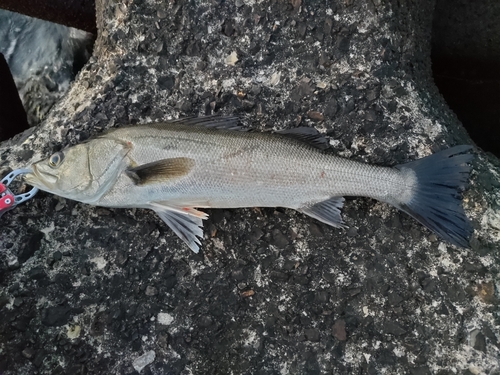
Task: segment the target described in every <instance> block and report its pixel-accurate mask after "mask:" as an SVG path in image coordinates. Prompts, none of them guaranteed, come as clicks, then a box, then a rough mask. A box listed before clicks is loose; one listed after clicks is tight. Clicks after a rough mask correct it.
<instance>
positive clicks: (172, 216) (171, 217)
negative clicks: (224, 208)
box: [150, 202, 208, 253]
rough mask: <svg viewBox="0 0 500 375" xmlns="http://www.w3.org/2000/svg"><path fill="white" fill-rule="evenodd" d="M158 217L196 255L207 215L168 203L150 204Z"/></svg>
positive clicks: (191, 208)
mask: <svg viewBox="0 0 500 375" xmlns="http://www.w3.org/2000/svg"><path fill="white" fill-rule="evenodd" d="M150 208H151V209H153V210H154V211H155V212H156V213H157V214H158V216H160V217H161V219H162V220H163V221H164V222H165V223H166V224H167V225H168V226H169V227H170V229H172V230H173V231H174V232H175V234H177V235H178V236H179V238H180V239H182V240H183V241H184V242H185V243H186V245H188V246H189V248H190V249H191V250H193V251H194V252H195V253H198V251H199V250H200V245H201V242H200V240H199V238H203V229H202V228H203V220H205V219H206V218H208V215H207V214H206V213H204V212H202V211H198V210H196V209H195V208H193V207H178V206H176V205H172V204H170V203H169V202H154V203H151V207H150Z"/></svg>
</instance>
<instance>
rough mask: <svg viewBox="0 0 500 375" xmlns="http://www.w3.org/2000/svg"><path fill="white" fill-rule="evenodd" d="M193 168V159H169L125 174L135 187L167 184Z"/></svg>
mask: <svg viewBox="0 0 500 375" xmlns="http://www.w3.org/2000/svg"><path fill="white" fill-rule="evenodd" d="M193 166H194V160H193V159H190V158H171V159H163V160H158V161H155V162H153V163H148V164H144V165H140V166H138V167H135V168H129V169H128V170H127V171H126V173H127V176H129V177H130V178H131V179H132V180H133V181H134V183H135V184H136V185H147V184H153V183H161V182H169V181H172V180H173V179H176V178H179V177H183V176H185V175H187V174H188V173H189V171H190V170H191V169H192V168H193Z"/></svg>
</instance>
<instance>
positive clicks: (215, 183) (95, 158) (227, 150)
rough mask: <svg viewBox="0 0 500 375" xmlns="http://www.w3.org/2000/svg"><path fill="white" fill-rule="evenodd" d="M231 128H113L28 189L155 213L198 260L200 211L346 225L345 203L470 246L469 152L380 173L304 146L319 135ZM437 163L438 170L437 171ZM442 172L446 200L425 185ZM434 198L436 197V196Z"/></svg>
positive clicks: (34, 177) (211, 122)
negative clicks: (410, 221)
mask: <svg viewBox="0 0 500 375" xmlns="http://www.w3.org/2000/svg"><path fill="white" fill-rule="evenodd" d="M234 122H235V119H234V118H213V117H209V118H201V119H190V120H185V121H174V122H170V123H159V124H149V125H138V126H130V127H124V128H120V129H113V130H111V131H108V132H106V133H104V134H102V135H100V136H99V137H97V138H95V139H93V140H90V141H88V142H86V143H84V144H81V145H77V146H74V147H71V148H69V149H67V150H65V151H63V152H60V153H56V154H54V155H53V156H52V157H51V158H49V159H48V160H45V161H41V162H39V163H35V164H34V165H33V166H32V169H33V171H34V172H33V174H30V175H28V176H26V180H27V182H28V183H30V184H32V185H34V186H36V187H38V188H40V189H42V190H46V191H49V192H51V193H54V194H57V195H60V196H63V197H67V198H70V199H75V200H78V201H81V202H85V203H90V204H93V205H98V206H106V207H141V208H150V209H153V210H155V211H156V212H157V213H158V214H159V216H160V217H161V218H162V219H163V220H164V221H165V222H166V223H167V224H168V225H169V226H170V227H171V228H172V229H173V230H174V231H175V232H176V233H177V234H178V235H179V236H180V237H181V238H182V239H183V240H184V241H185V242H186V243H187V244H188V246H189V247H190V248H191V249H192V250H194V251H198V249H199V246H198V245H199V244H200V242H199V240H198V238H197V237H202V234H203V233H202V230H201V227H202V220H203V219H205V218H206V217H207V216H206V214H205V213H203V212H201V211H198V210H197V209H196V208H205V207H211V208H236V207H287V208H292V209H296V210H299V211H301V212H303V213H305V214H307V215H309V216H311V217H314V218H316V219H318V220H320V221H322V222H325V223H327V224H329V225H332V226H343V224H342V220H341V217H340V209H341V207H342V204H343V198H342V197H343V196H366V197H371V198H374V199H377V200H380V201H384V202H387V203H389V204H392V205H394V206H396V207H398V208H400V209H402V210H404V211H406V212H408V213H409V214H410V215H412V216H414V217H415V218H417V219H418V220H419V221H421V222H422V223H423V224H424V225H426V226H428V227H429V228H431V229H432V230H434V231H436V232H437V233H438V234H440V235H441V236H442V237H443V238H445V239H447V240H448V241H450V242H452V243H455V244H458V245H461V246H465V245H466V240H467V238H468V236H470V232H471V228H470V224H468V222H467V220H466V218H465V214H464V212H463V209H462V207H461V203H460V201H459V199H458V198H456V192H457V189H460V188H462V187H463V186H464V185H465V183H466V181H467V175H468V171H469V169H468V167H467V166H466V165H464V164H465V163H466V162H467V161H469V160H470V157H471V156H470V155H467V154H466V155H463V154H462V153H463V152H465V151H467V150H468V149H470V147H469V146H459V147H458V148H457V147H456V148H455V150H454V151H450V150H453V149H450V150H446V151H444V152H443V153H444V154H443V153H438V154H435V155H432V156H431V157H430V158H434V160H432V159H431V160H428V162H427V163H425V164H426V165H424V167H423V170H424V171H423V172H422V171H421V170H420V169H422V167H421V164H422V163H421V161H422V160H426V159H429V158H424V159H421V160H420V161H417V162H414V163H417V165H416V167H413V163H409V164H407V165H403V166H399V167H396V168H387V167H378V166H373V165H369V164H364V163H359V162H356V161H352V160H348V159H344V158H340V157H336V156H334V155H332V154H330V153H328V152H325V151H323V150H320V149H318V148H317V147H314V146H312V145H311V144H310V143H311V142H304V141H303V139H307V140H308V141H311V140H312V141H313V142H312V143H314V141H317V140H318V139H319V138H320V137H321V136H320V135H319V134H318V135H311V134H310V132H309V135H307V134H301V133H300V132H298V133H294V134H271V133H259V132H242V131H238V130H233V129H232V128H233V127H234V125H235V123H234ZM220 127H222V128H220ZM292 136H293V137H292ZM450 152H451V154H450ZM440 154H442V155H440ZM418 162H420V163H418ZM436 162H439V163H437V164H440V163H441V164H442V165H441V167H440V169H439V168H438V169H439V170H437V171H436V170H435V169H436V167H435V164H436ZM443 168H444V171H445V172H446V173H448V172H449V173H451V175H450V176H449V179H448V185H450V186H449V187H448V188H447V189H445V190H443V191H442V192H440V189H443V188H442V187H441V188H440V184H439V183H436V182H435V181H434V182H432V183H431V185H430V186H427V187H426V186H423V183H425V180H426V178H427V177H428V176H429V175H432V176H434V177H435V176H439V174H443V173H444V172H443ZM436 172H437V173H436ZM434 177H433V178H434ZM68 181H71V186H69V185H68ZM422 189H423V190H424V193H423V195H422V193H421V190H422ZM449 189H451V190H449ZM429 192H430V193H431V196H430V197H429ZM436 193H437V198H436V197H433V196H432V195H434V194H436ZM440 194H441V196H440ZM445 198H446V199H445ZM436 200H437V201H443V200H444V202H446V205H445V206H446V207H445V208H446V210H448V211H447V212H446V215H447V216H446V217H448V218H449V220H448V221H446V220H445V222H444V224H443V223H434V221H436V220H440V219H439V217H440V215H439V212H437V213H432V212H431V213H430V217H427V216H428V215H427V216H426V214H425V211H426V210H428V209H429V210H431V211H432V210H433V209H435V207H432V206H436ZM444 202H443V203H444ZM415 205H417V206H421V205H423V206H426V207H427V206H430V207H427V208H426V207H424V209H422V207H416V208H415V207H414V206H415ZM450 207H451V211H450ZM422 212H424V214H422ZM437 224H439V225H437Z"/></svg>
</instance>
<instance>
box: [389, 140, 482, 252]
mask: <svg viewBox="0 0 500 375" xmlns="http://www.w3.org/2000/svg"><path fill="white" fill-rule="evenodd" d="M471 149H472V146H466V145H464V146H456V147H452V148H449V149H447V150H444V151H441V152H438V153H436V154H433V155H430V156H428V157H425V158H423V159H419V160H416V161H413V162H410V163H407V164H402V165H398V166H396V167H395V168H396V169H398V170H400V171H401V172H402V173H404V174H408V175H410V176H412V178H413V181H414V182H413V184H412V194H411V196H410V198H409V199H407V201H406V202H404V203H402V202H398V203H397V204H396V206H397V207H398V208H399V209H401V210H402V211H404V212H406V213H407V214H409V215H410V216H412V217H414V218H415V219H416V220H418V221H419V222H420V223H422V224H423V225H425V226H426V227H427V228H429V229H430V230H432V231H434V232H435V233H436V234H438V235H439V236H440V237H442V238H443V239H444V240H446V241H448V242H450V243H452V244H454V245H457V246H460V247H469V239H470V236H471V235H472V232H473V228H472V226H471V224H470V222H469V220H468V219H467V217H466V216H465V212H464V209H463V207H462V199H461V196H460V192H461V191H462V190H463V189H464V188H465V187H466V186H467V183H468V179H469V173H470V166H468V165H467V164H466V163H468V162H470V161H471V160H472V159H473V157H474V156H473V155H471V154H468V153H466V152H468V151H470V150H471Z"/></svg>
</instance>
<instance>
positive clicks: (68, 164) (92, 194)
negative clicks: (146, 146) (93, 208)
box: [24, 138, 131, 203]
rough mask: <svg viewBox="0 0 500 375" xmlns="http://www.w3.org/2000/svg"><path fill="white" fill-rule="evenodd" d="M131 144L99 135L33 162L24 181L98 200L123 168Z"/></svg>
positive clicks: (72, 196)
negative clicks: (99, 136)
mask: <svg viewBox="0 0 500 375" xmlns="http://www.w3.org/2000/svg"><path fill="white" fill-rule="evenodd" d="M130 147H131V146H130V145H129V144H127V143H125V142H122V141H119V140H114V139H106V138H96V139H93V140H91V141H88V142H85V143H81V144H78V145H76V146H72V147H69V148H67V149H65V150H63V151H59V152H56V153H54V154H53V155H52V156H50V157H49V158H48V159H45V160H41V161H39V162H36V163H34V164H32V165H31V170H32V172H31V173H28V174H27V175H25V177H24V180H25V181H26V182H27V183H28V184H30V185H32V186H35V187H37V188H39V189H40V190H44V191H47V192H49V193H52V194H56V195H59V196H61V197H64V198H68V199H72V200H76V201H80V202H84V203H95V202H97V201H98V200H99V198H100V197H101V196H102V195H103V194H104V193H106V192H107V191H108V190H109V189H110V188H111V187H112V186H113V184H114V183H115V182H116V180H117V178H118V176H119V175H120V173H121V172H122V171H123V169H124V167H125V165H126V161H125V157H126V155H127V153H128V151H129V150H130Z"/></svg>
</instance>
